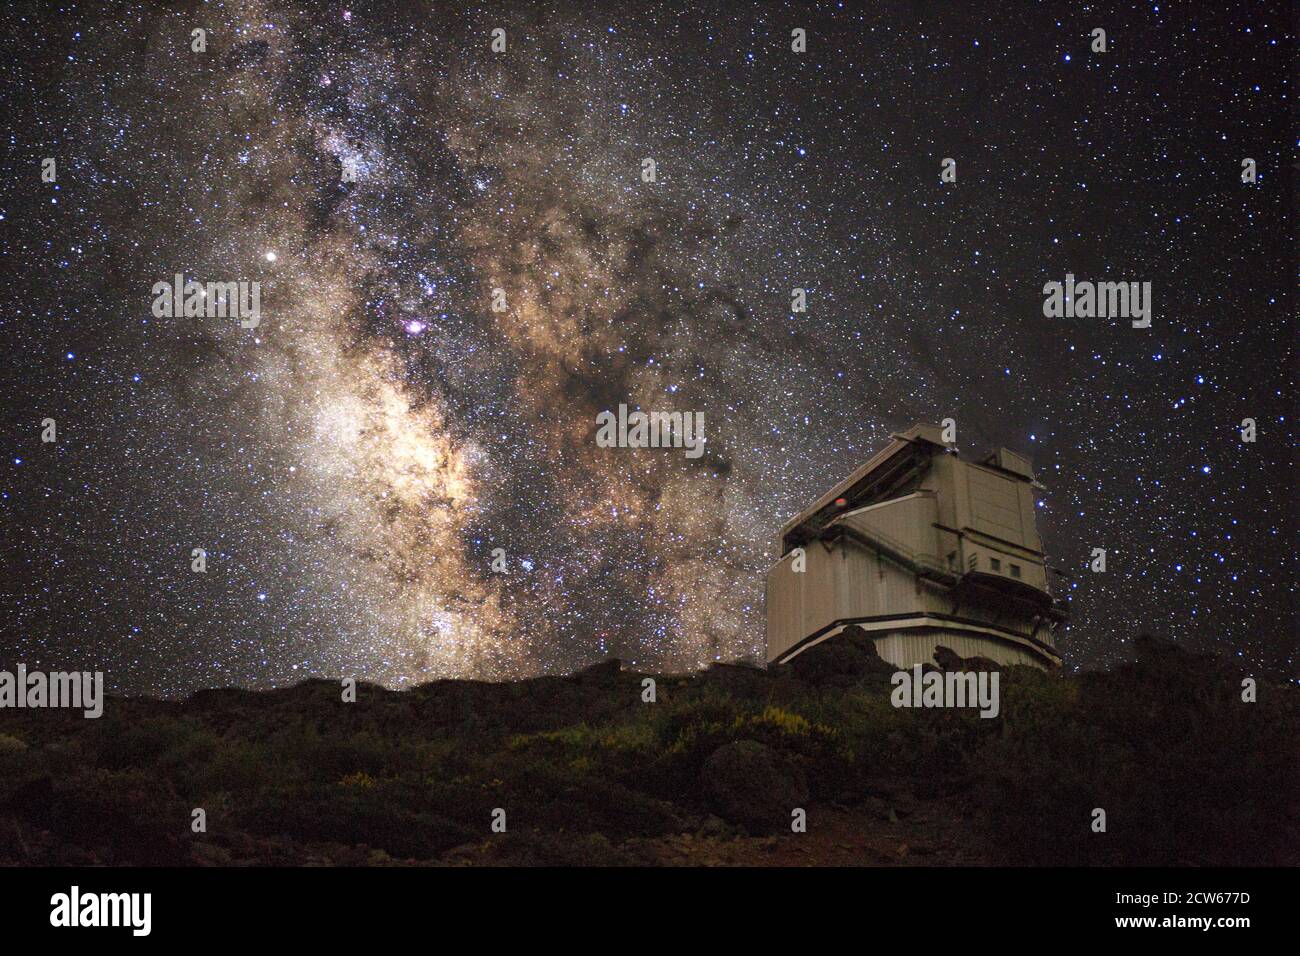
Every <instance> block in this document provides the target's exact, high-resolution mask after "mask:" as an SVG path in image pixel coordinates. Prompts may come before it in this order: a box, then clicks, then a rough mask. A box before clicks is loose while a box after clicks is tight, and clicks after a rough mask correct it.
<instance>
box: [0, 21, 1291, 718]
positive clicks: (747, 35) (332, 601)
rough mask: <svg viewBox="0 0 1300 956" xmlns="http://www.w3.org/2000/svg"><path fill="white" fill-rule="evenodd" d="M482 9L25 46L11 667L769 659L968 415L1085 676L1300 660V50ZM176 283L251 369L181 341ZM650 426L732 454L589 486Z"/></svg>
mask: <svg viewBox="0 0 1300 956" xmlns="http://www.w3.org/2000/svg"><path fill="white" fill-rule="evenodd" d="M449 6H451V5H447V4H436V5H429V4H425V3H414V2H412V3H396V4H391V5H387V4H385V5H373V6H371V5H363V4H360V3H358V4H356V7H355V9H352V8H351V7H349V6H347V5H341V4H338V3H330V4H282V3H252V2H230V3H225V4H207V5H201V4H182V5H179V6H167V7H163V6H160V5H140V6H133V7H130V8H127V9H126V11H125V12H124V13H120V12H119V13H113V14H110V13H107V12H104V11H103V10H102V9H101V7H100V5H98V4H90V5H82V6H81V7H80V8H79V7H77V6H75V5H74V6H72V7H70V8H68V9H67V12H62V13H58V12H53V11H52V10H51V9H49V8H43V7H41V6H40V5H35V4H33V5H26V6H25V5H22V4H19V5H17V7H15V8H13V9H11V10H9V11H8V12H7V13H6V14H5V15H4V16H5V20H6V34H5V35H6V46H7V51H6V52H7V53H8V54H9V59H11V60H12V62H13V64H14V66H13V73H12V75H11V76H10V77H8V79H7V80H6V81H5V84H6V87H7V93H6V99H7V100H8V101H9V103H10V104H11V105H12V115H11V127H12V129H13V130H14V132H13V133H12V134H11V136H10V137H9V138H8V140H7V142H8V147H9V148H8V151H7V160H8V163H7V165H8V182H9V185H10V190H9V194H8V195H7V196H6V197H5V198H4V200H3V204H4V205H3V210H0V211H3V213H4V222H3V225H4V226H5V227H6V230H5V233H4V236H3V243H4V252H5V261H6V264H7V267H8V269H7V271H9V273H10V277H11V279H10V285H11V287H12V288H14V289H15V290H16V291H17V292H18V293H19V294H18V295H17V296H16V297H15V298H14V299H13V301H14V302H15V303H16V304H15V305H13V306H11V307H10V309H9V310H8V313H7V314H6V315H5V316H4V317H3V320H2V321H3V333H4V340H5V343H6V351H7V352H8V353H9V356H10V358H11V359H14V360H15V361H12V362H10V363H6V364H7V368H6V369H5V372H4V376H5V378H4V381H3V384H4V388H5V393H4V394H5V424H6V432H5V434H6V435H7V437H8V440H9V442H10V446H11V449H12V454H10V455H9V457H8V459H7V463H6V465H5V468H6V472H5V473H4V477H3V481H4V497H3V506H4V520H5V539H4V541H5V548H4V559H5V566H6V568H7V574H6V578H7V580H6V583H5V585H4V591H3V594H2V597H3V600H4V602H5V617H6V620H5V630H4V633H5V637H4V640H3V642H0V651H2V652H3V654H2V657H3V660H0V663H8V662H9V659H10V658H12V659H13V660H25V661H26V662H27V663H28V664H29V665H31V666H38V665H40V664H45V665H48V666H51V667H53V666H73V665H75V666H77V667H92V666H94V667H103V668H104V669H105V670H106V671H107V681H108V684H109V685H110V686H111V687H114V688H117V689H128V690H135V691H147V692H152V693H163V694H173V693H182V692H185V691H188V690H192V689H194V688H197V687H203V686H212V685H220V684H232V683H236V684H244V685H250V686H270V685H276V684H283V683H287V682H291V681H294V680H298V679H301V678H303V677H307V676H338V675H349V676H358V677H363V678H366V679H370V680H377V681H381V682H383V683H385V684H388V685H390V686H403V685H409V684H411V683H415V682H420V681H425V680H429V679H433V678H437V677H479V678H488V679H503V678H509V677H517V676H523V675H528V674H535V673H541V672H558V671H568V670H572V669H574V668H577V667H580V666H583V665H585V664H587V663H590V662H592V661H595V660H599V659H602V658H604V657H606V656H608V655H615V656H618V657H621V658H623V659H624V660H627V661H631V662H634V663H635V664H636V666H638V667H644V668H658V669H667V670H685V669H690V668H696V667H700V666H704V665H706V664H707V663H709V662H712V661H715V660H741V659H751V660H752V659H761V657H762V646H763V617H762V611H763V607H762V578H763V573H764V571H765V570H766V568H767V567H768V565H769V564H770V562H771V561H772V560H773V559H774V557H775V554H774V551H773V538H774V535H775V532H776V530H777V528H778V527H779V526H780V524H781V523H782V522H783V521H784V520H785V519H786V518H787V517H789V516H790V515H791V514H793V513H794V512H795V511H797V510H798V509H799V508H800V507H802V505H804V504H805V503H806V502H807V501H809V500H811V499H812V498H813V497H815V496H816V495H817V494H819V493H821V492H822V491H824V490H825V489H826V488H827V487H829V486H830V485H831V484H833V483H834V482H835V481H836V480H838V479H839V478H840V477H842V476H843V475H845V474H847V473H848V472H849V471H850V470H852V469H853V468H854V467H856V466H857V465H858V464H860V463H861V462H862V461H863V460H865V459H866V457H868V456H869V455H870V454H871V453H872V452H873V451H874V450H876V449H878V448H879V447H881V446H882V444H883V443H884V442H885V441H887V439H888V435H889V433H890V432H891V431H893V430H901V429H903V428H906V427H907V426H908V425H910V424H911V423H912V422H913V421H917V420H926V421H938V420H939V419H941V418H944V417H948V416H952V417H954V418H955V419H956V420H957V421H958V423H959V428H960V432H959V436H960V437H959V443H960V444H961V446H962V448H963V449H964V450H970V451H978V450H980V449H981V448H982V447H983V446H985V445H991V444H1005V445H1008V446H1010V447H1013V448H1016V449H1018V450H1021V451H1023V452H1025V453H1027V454H1029V455H1030V456H1031V457H1033V458H1034V459H1035V462H1036V465H1037V469H1038V473H1039V477H1040V480H1041V481H1042V482H1043V483H1044V485H1045V489H1044V491H1043V492H1042V493H1041V496H1040V497H1041V499H1042V500H1041V504H1040V524H1041V526H1042V530H1043V533H1044V537H1045V540H1046V543H1047V550H1048V558H1049V562H1050V563H1052V564H1054V565H1056V566H1057V567H1060V568H1062V569H1063V570H1064V571H1065V573H1066V578H1065V580H1066V582H1067V583H1066V584H1065V585H1064V587H1065V588H1066V590H1067V591H1068V592H1069V597H1070V598H1071V605H1072V617H1073V624H1072V626H1071V628H1070V629H1069V630H1068V631H1067V632H1066V634H1065V637H1064V639H1063V641H1062V650H1063V652H1064V654H1065V656H1066V659H1067V661H1068V662H1069V663H1070V664H1071V666H1079V665H1082V664H1087V665H1096V664H1104V663H1108V662H1111V661H1114V660H1117V659H1120V658H1123V657H1124V656H1126V649H1125V645H1126V644H1127V643H1128V642H1129V641H1131V639H1132V637H1133V636H1134V635H1135V634H1136V633H1137V632H1138V631H1139V630H1143V629H1146V630H1154V631H1156V632H1158V633H1164V634H1168V635H1169V636H1172V637H1174V638H1176V639H1179V640H1183V641H1186V642H1188V643H1190V644H1193V645H1197V646H1213V647H1215V648H1217V649H1218V650H1220V651H1222V652H1224V653H1231V654H1239V655H1241V656H1243V657H1248V658H1250V659H1252V660H1256V661H1260V662H1262V663H1267V664H1274V665H1276V664H1285V663H1288V662H1290V661H1292V660H1293V655H1294V645H1293V643H1292V641H1293V638H1292V637H1291V636H1290V635H1289V631H1290V628H1289V627H1288V626H1287V625H1286V623H1285V622H1286V621H1287V620H1289V614H1290V610H1289V609H1290V601H1291V595H1292V588H1291V583H1290V575H1289V567H1288V565H1287V561H1288V559H1287V557H1286V556H1285V555H1284V554H1283V552H1284V551H1286V549H1287V548H1288V544H1287V541H1286V537H1287V535H1288V534H1289V533H1290V520H1289V509H1290V495H1289V491H1288V479H1287V478H1286V474H1287V471H1286V469H1287V462H1288V457H1289V449H1290V446H1291V438H1290V420H1289V417H1288V415H1289V403H1288V401H1287V399H1288V398H1289V393H1288V389H1289V387H1290V382H1289V375H1288V363H1287V358H1288V356H1287V354H1286V346H1283V345H1281V344H1280V343H1282V342H1287V343H1289V341H1290V332H1289V327H1290V325H1289V288H1290V286H1289V283H1290V277H1289V275H1288V271H1289V270H1288V269H1287V266H1286V262H1287V259H1288V256H1287V254H1286V252H1285V250H1286V248H1287V245H1286V243H1287V241H1288V240H1287V235H1288V233H1287V222H1286V217H1285V211H1284V207H1285V205H1286V202H1287V201H1288V198H1289V197H1288V196H1287V195H1286V192H1285V189H1284V182H1285V176H1284V175H1282V173H1283V172H1284V171H1285V163H1286V162H1288V161H1289V150H1288V149H1287V146H1288V142H1289V141H1288V139H1287V136H1286V132H1285V130H1284V129H1283V128H1282V124H1281V123H1280V122H1279V117H1280V115H1281V114H1282V108H1281V107H1282V98H1281V97H1282V93H1281V82H1282V80H1281V78H1282V76H1283V74H1284V72H1285V64H1286V60H1287V55H1288V53H1289V50H1290V46H1291V38H1290V37H1289V36H1288V35H1287V34H1286V32H1285V30H1286V26H1285V17H1284V16H1283V13H1282V10H1281V9H1280V8H1274V7H1270V6H1266V5H1265V6H1259V7H1257V8H1251V7H1249V6H1246V7H1241V8H1234V10H1233V11H1230V12H1225V13H1222V14H1217V15H1216V16H1218V17H1219V19H1218V20H1216V21H1212V22H1205V21H1203V22H1201V23H1200V24H1198V25H1196V26H1195V27H1193V25H1192V24H1190V23H1189V22H1183V21H1180V20H1178V19H1177V16H1178V14H1177V13H1175V12H1169V13H1165V12H1160V11H1156V10H1152V9H1142V10H1137V11H1134V12H1130V13H1127V14H1124V15H1123V16H1115V17H1114V18H1112V19H1111V20H1109V21H1107V22H1105V23H1101V22H1099V23H1097V24H1094V23H1093V22H1092V20H1093V19H1096V17H1093V18H1092V19H1088V18H1086V17H1085V18H1080V16H1079V15H1077V14H1074V13H1072V14H1070V15H1069V16H1068V17H1066V16H1055V15H1052V14H1049V13H1044V12H1042V11H1036V12H1035V13H1033V14H1032V16H1030V17H1029V18H1028V19H1026V16H1025V15H1024V14H1023V13H1019V12H1018V13H1016V15H1015V16H1014V17H1013V16H1012V15H1011V13H1010V12H1009V9H1008V10H998V9H993V8H994V6H995V5H987V6H988V7H989V9H985V6H986V5H980V8H981V9H980V10H979V11H978V12H975V11H972V12H960V11H951V10H949V9H948V8H947V7H944V8H942V10H943V12H942V13H940V12H939V8H936V10H935V12H934V14H932V15H928V16H926V17H921V18H918V16H917V15H916V14H915V13H914V11H913V12H904V11H901V10H899V11H894V12H889V11H875V12H872V13H871V14H860V13H857V12H852V11H851V10H849V9H847V8H846V9H837V8H836V9H829V10H826V11H823V12H821V13H817V14H815V15H814V14H811V13H805V12H804V11H802V10H800V8H798V7H789V8H781V7H775V6H774V7H764V8H761V9H745V8H739V7H738V8H737V9H735V10H733V9H732V8H731V6H730V5H728V6H727V8H726V9H727V12H726V13H723V12H721V10H709V9H707V8H706V9H704V10H692V9H689V8H685V7H679V6H678V5H671V6H664V7H653V6H651V7H647V6H643V5H630V4H617V5H613V4H612V5H601V4H596V5H594V6H593V5H590V4H552V5H546V6H544V7H540V6H539V7H536V8H534V7H532V6H531V5H530V6H527V7H524V6H522V5H520V7H519V9H509V8H505V7H502V8H478V7H474V8H468V9H465V10H462V11H459V12H458V11H452V10H449V9H448V7H449ZM1017 9H1018V8H1017ZM908 11H911V5H908ZM1097 25H1101V26H1105V27H1107V28H1108V31H1109V35H1110V37H1111V42H1112V49H1111V51H1110V52H1108V53H1106V54H1097V53H1093V52H1091V51H1090V49H1089V42H1090V41H1089V32H1090V30H1091V28H1092V27H1094V26H1097ZM793 27H804V28H806V29H807V31H808V38H809V39H808V50H807V52H806V53H795V52H793V51H792V50H791V39H790V38H791V29H792V28H793ZM195 28H202V29H204V30H205V31H206V50H205V51H204V52H194V51H193V50H192V49H191V31H192V30H193V29H195ZM495 28H501V29H504V30H505V37H506V49H505V50H504V51H502V52H496V51H494V50H493V49H492V48H491V43H492V36H491V34H492V31H493V30H494V29H495ZM47 156H52V157H55V158H56V159H57V161H58V164H59V165H58V169H59V174H58V178H57V180H56V182H54V183H44V182H42V181H41V178H40V162H41V159H42V158H43V157H47ZM947 156H953V157H956V158H957V160H958V168H959V170H960V174H959V177H958V181H957V183H955V184H943V183H941V182H940V177H939V169H940V160H941V159H942V158H943V157H947ZM1243 156H1252V157H1254V158H1255V159H1256V160H1257V161H1258V163H1259V167H1260V169H1261V178H1260V181H1259V182H1258V183H1256V184H1254V185H1249V186H1248V185H1245V184H1243V183H1242V182H1241V181H1240V170H1241V158H1242V157H1243ZM647 158H650V159H653V160H654V162H655V165H656V177H655V181H654V182H646V181H645V180H644V179H643V176H642V171H643V162H644V160H645V159H647ZM348 168H351V169H354V170H355V171H356V177H355V179H356V181H355V182H352V181H345V180H346V179H347V178H348V177H346V176H345V175H344V170H345V169H348ZM1067 272H1071V273H1074V274H1077V275H1080V276H1085V275H1089V276H1096V277H1101V278H1111V277H1113V278H1116V279H1130V278H1131V279H1144V280H1149V281H1152V282H1153V283H1154V286H1155V288H1156V290H1157V291H1156V293H1155V294H1156V309H1155V319H1154V322H1153V328H1152V329H1151V330H1146V331H1140V330H1135V329H1132V328H1130V327H1129V326H1128V323H1125V322H1114V321H1108V320H1101V319H1074V320H1065V319H1047V318H1045V317H1044V316H1043V312H1042V286H1043V283H1044V282H1047V281H1051V280H1060V279H1061V278H1062V277H1063V276H1064V275H1065V273H1067ZM177 273H181V274H183V275H184V276H185V278H186V279H197V280H199V281H239V280H243V281H249V282H252V281H257V282H260V283H261V290H262V303H261V322H260V324H259V325H258V326H257V327H255V328H244V327H241V325H240V323H239V322H238V321H236V320H234V319H220V318H216V319H210V318H205V317H190V318H185V317H174V318H167V317H156V316H154V315H153V314H152V313H151V310H150V302H151V295H150V288H151V286H152V285H153V284H154V283H155V282H157V281H159V280H170V279H171V277H172V276H173V275H175V274H177ZM794 288H804V289H806V290H807V296H808V303H809V305H808V311H807V312H803V313H795V312H792V310H791V295H792V290H793V289H794ZM495 290H500V292H501V293H503V298H504V308H500V310H498V309H494V308H493V298H494V292H495ZM498 305H499V306H500V304H499V303H498ZM620 403H624V404H627V405H628V406H630V407H636V408H643V409H662V410H677V411H699V412H701V413H702V414H703V416H704V421H705V433H706V436H707V451H706V453H705V454H704V455H703V456H702V457H699V458H698V459H691V458H688V457H687V456H686V455H684V454H683V453H682V451H681V450H680V449H677V450H674V449H655V448H643V449H618V448H614V449H609V448H598V447H596V444H595V441H594V434H595V420H596V415H597V414H598V413H599V412H601V411H602V410H606V409H611V408H614V407H616V406H617V405H618V404H620ZM1247 416H1250V417H1254V418H1255V419H1256V420H1257V421H1258V422H1259V428H1260V433H1261V435H1260V439H1259V441H1258V442H1256V443H1253V444H1244V443H1242V442H1241V441H1240V439H1239V435H1238V428H1239V426H1240V423H1241V420H1242V419H1243V418H1244V417H1247ZM47 417H49V418H54V419H55V420H56V422H57V423H58V436H59V437H58V441H57V442H54V443H42V442H41V427H42V426H41V422H42V421H43V420H44V419H45V418H47ZM1093 547H1106V548H1107V549H1108V550H1109V552H1110V555H1111V556H1110V559H1109V563H1110V570H1109V571H1108V573H1107V574H1106V575H1104V576H1103V575H1091V574H1089V573H1088V570H1087V560H1088V556H1089V554H1090V551H1091V549H1092V548H1093ZM194 548H202V549H205V550H206V552H207V553H208V563H207V571H206V573H203V574H198V573H194V572H193V571H192V570H191V554H192V549H194ZM495 549H501V550H502V551H503V552H504V570H501V569H500V567H498V569H495V570H494V568H493V563H494V562H493V555H494V550H495Z"/></svg>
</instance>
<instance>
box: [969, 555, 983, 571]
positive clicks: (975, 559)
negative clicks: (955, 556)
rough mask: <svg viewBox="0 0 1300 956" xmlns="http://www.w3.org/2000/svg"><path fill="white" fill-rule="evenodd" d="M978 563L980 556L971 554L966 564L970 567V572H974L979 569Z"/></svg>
mask: <svg viewBox="0 0 1300 956" xmlns="http://www.w3.org/2000/svg"><path fill="white" fill-rule="evenodd" d="M979 563H980V556H979V555H978V554H972V555H971V556H970V560H969V561H967V562H966V564H967V565H969V566H970V569H971V570H972V571H974V570H975V569H976V568H977V567H979Z"/></svg>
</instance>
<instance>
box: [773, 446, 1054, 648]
mask: <svg viewBox="0 0 1300 956" xmlns="http://www.w3.org/2000/svg"><path fill="white" fill-rule="evenodd" d="M941 435H942V429H941V428H940V427H939V426H938V425H927V424H918V425H914V426H913V427H912V428H910V429H908V430H907V431H906V432H903V433H901V434H896V435H893V436H892V441H891V442H890V444H889V445H888V447H886V448H885V449H884V450H883V451H881V452H880V453H879V454H877V455H876V456H875V457H873V458H872V459H871V460H870V461H868V462H867V463H866V464H865V465H863V466H862V467H861V468H859V469H858V470H857V471H855V472H854V473H853V474H851V475H849V477H847V478H846V479H844V480H843V481H841V482H840V483H839V484H838V485H836V486H835V487H834V488H832V489H831V490H830V491H828V492H827V493H826V494H824V495H823V496H822V497H821V498H819V499H818V500H817V501H816V502H814V503H813V504H812V505H811V506H810V507H808V508H807V509H805V510H804V511H803V512H801V513H800V514H798V515H796V516H795V517H793V518H791V519H790V520H789V521H788V522H786V524H785V525H784V527H782V529H781V536H780V541H779V543H778V548H779V553H780V555H781V559H780V560H779V561H778V562H777V563H776V564H775V565H774V566H773V567H772V569H771V570H770V571H769V572H768V575H767V659H768V661H769V662H772V661H788V660H789V659H790V658H792V657H794V656H795V655H796V654H799V653H801V652H802V651H804V650H806V649H808V648H809V647H811V646H813V645H814V644H817V643H819V642H821V641H824V640H826V639H828V638H833V637H834V636H835V635H836V634H838V633H839V632H840V631H841V630H843V629H844V628H845V627H846V626H848V625H850V624H856V625H858V626H859V627H861V628H863V629H864V630H866V631H867V632H869V633H870V634H871V635H872V636H873V637H874V639H875V642H876V650H877V651H878V652H879V654H880V656H881V657H882V658H884V659H885V660H886V661H889V662H890V663H891V664H894V665H895V666H897V667H902V668H906V667H910V666H912V665H913V664H918V663H934V649H935V647H936V646H939V645H943V646H945V647H949V648H951V649H952V650H953V651H955V652H956V653H957V654H958V655H959V656H961V657H977V656H978V657H986V658H989V659H991V660H994V661H997V662H998V663H1000V664H1031V665H1034V666H1036V667H1042V668H1053V667H1057V666H1059V665H1060V662H1061V659H1060V657H1059V655H1058V654H1057V653H1056V649H1055V645H1054V641H1053V637H1054V633H1055V629H1056V627H1057V625H1058V624H1059V623H1060V622H1061V621H1062V620H1064V618H1065V614H1064V612H1063V609H1062V606H1061V605H1060V603H1059V602H1057V601H1056V600H1055V599H1054V598H1053V597H1052V595H1051V593H1050V591H1049V589H1048V580H1047V578H1048V569H1047V566H1046V564H1045V563H1044V560H1043V546H1042V542H1041V541H1040V540H1039V537H1038V532H1037V530H1036V529H1035V527H1034V507H1035V505H1034V501H1035V495H1034V488H1035V482H1034V476H1033V471H1032V470H1031V467H1030V463H1029V461H1028V460H1026V459H1025V458H1023V457H1022V456H1020V455H1017V454H1015V453H1014V452H1012V451H1009V450H1007V449H1005V448H1002V449H999V450H997V451H995V452H992V453H991V454H989V455H988V456H986V457H985V458H983V459H981V460H978V461H974V460H967V459H965V458H962V457H961V456H959V455H958V454H957V453H956V451H955V450H953V449H951V448H949V447H948V446H946V445H945V444H944V442H943V441H942V439H941ZM800 569H802V570H800Z"/></svg>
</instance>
